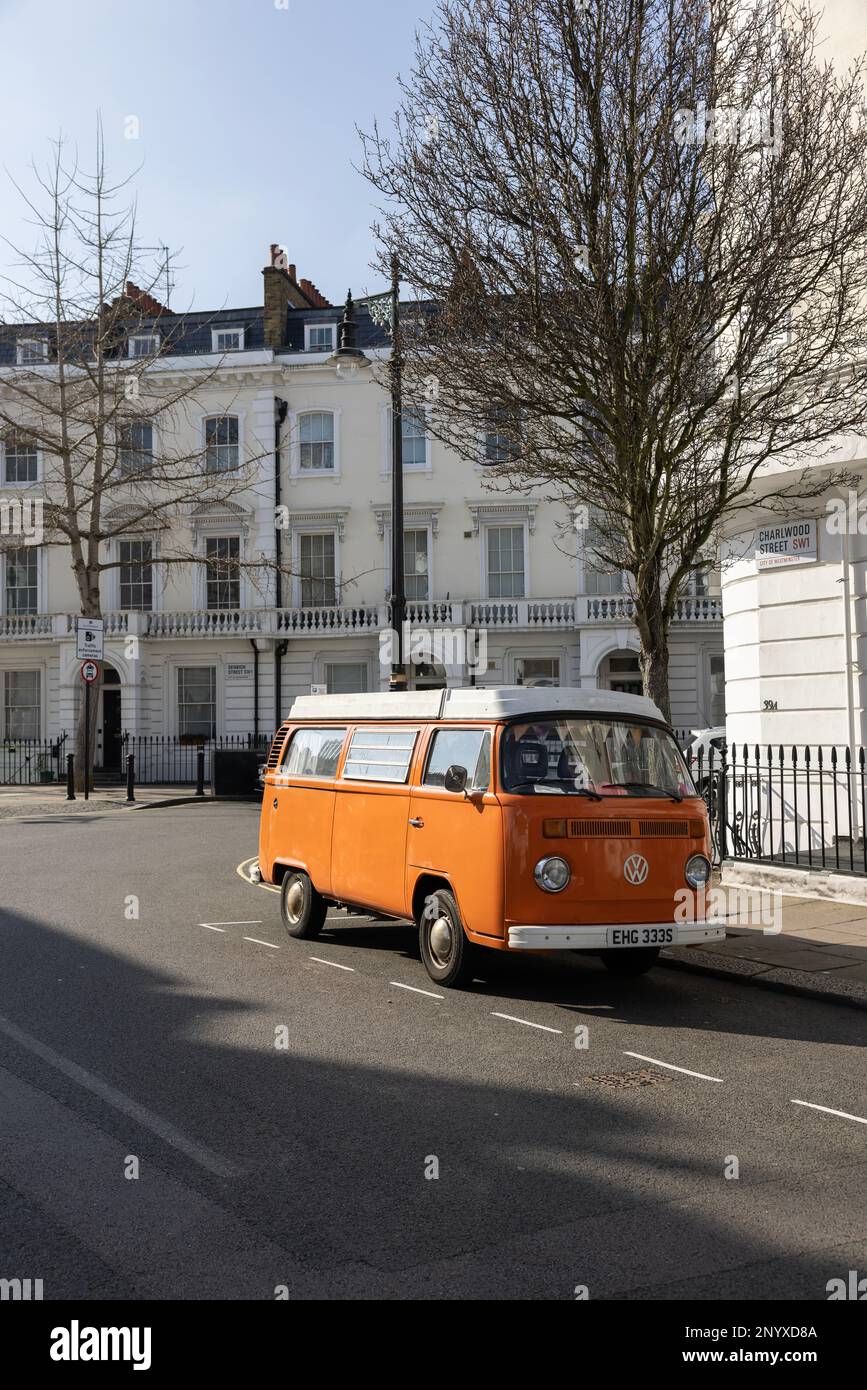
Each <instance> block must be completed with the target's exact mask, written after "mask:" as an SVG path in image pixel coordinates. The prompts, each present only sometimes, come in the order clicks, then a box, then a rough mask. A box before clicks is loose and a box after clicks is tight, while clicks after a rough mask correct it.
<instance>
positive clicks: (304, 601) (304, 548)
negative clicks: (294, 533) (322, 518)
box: [298, 531, 337, 608]
mask: <svg viewBox="0 0 867 1390" xmlns="http://www.w3.org/2000/svg"><path fill="white" fill-rule="evenodd" d="M335 556H336V550H335V544H334V532H333V531H326V532H322V533H321V534H315V533H314V534H309V535H308V534H302V535H300V536H299V537H298V568H299V570H300V571H301V607H302V608H317V607H319V606H320V605H331V604H335V603H336V602H337V576H336V573H335Z"/></svg>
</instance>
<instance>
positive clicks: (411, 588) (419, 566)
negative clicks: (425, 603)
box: [403, 530, 430, 600]
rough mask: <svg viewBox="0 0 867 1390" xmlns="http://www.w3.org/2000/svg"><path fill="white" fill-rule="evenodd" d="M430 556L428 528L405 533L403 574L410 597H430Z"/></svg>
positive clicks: (416, 598) (406, 590)
mask: <svg viewBox="0 0 867 1390" xmlns="http://www.w3.org/2000/svg"><path fill="white" fill-rule="evenodd" d="M429 575H430V557H429V555H428V533H427V531H426V530H420V531H404V533H403V576H404V588H405V592H406V597H407V598H408V599H415V600H420V599H429V598H430V582H429Z"/></svg>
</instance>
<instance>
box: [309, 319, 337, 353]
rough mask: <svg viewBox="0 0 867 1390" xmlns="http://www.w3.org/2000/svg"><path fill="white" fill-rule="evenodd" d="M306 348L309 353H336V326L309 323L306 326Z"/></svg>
mask: <svg viewBox="0 0 867 1390" xmlns="http://www.w3.org/2000/svg"><path fill="white" fill-rule="evenodd" d="M304 346H305V348H306V349H307V351H308V352H333V351H334V324H333V323H308V324H305V325H304Z"/></svg>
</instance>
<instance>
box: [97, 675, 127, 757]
mask: <svg viewBox="0 0 867 1390" xmlns="http://www.w3.org/2000/svg"><path fill="white" fill-rule="evenodd" d="M121 732H122V730H121V717H120V687H119V686H115V687H112V686H110V685H109V686H104V687H103V691H102V725H101V727H100V729H99V730H98V732H97V741H98V742H97V747H98V751H99V750H101V766H102V768H103V769H104V771H106V772H120V771H121V760H122V748H121Z"/></svg>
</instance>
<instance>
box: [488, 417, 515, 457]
mask: <svg viewBox="0 0 867 1390" xmlns="http://www.w3.org/2000/svg"><path fill="white" fill-rule="evenodd" d="M517 456H518V449H517V445H516V443H515V440H514V438H513V437H512V435H511V434H509V433H507V431H506V420H505V416H504V414H503V412H502V411H500V410H494V411H492V412H491V414H490V416H489V417H488V423H487V426H486V429H485V442H484V450H483V453H482V463H485V464H498V463H512V462H513V461H514V460H515V459H516V458H517Z"/></svg>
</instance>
